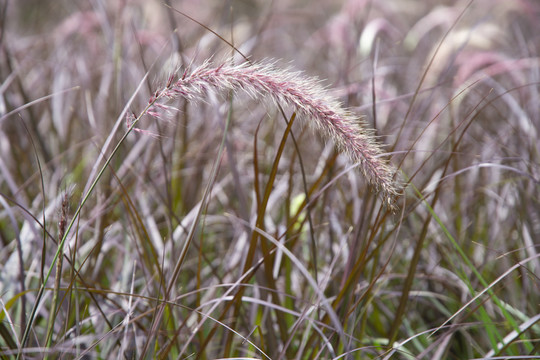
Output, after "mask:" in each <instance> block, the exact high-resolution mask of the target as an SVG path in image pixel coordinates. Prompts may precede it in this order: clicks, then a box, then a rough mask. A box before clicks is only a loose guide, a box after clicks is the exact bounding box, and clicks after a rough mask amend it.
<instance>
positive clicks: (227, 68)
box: [147, 61, 400, 209]
mask: <svg viewBox="0 0 540 360" xmlns="http://www.w3.org/2000/svg"><path fill="white" fill-rule="evenodd" d="M231 90H232V91H240V90H241V91H244V92H246V93H247V94H249V95H250V96H251V97H253V98H255V99H259V98H270V99H271V100H272V101H274V102H275V103H277V104H281V105H287V106H290V107H292V108H294V109H295V110H296V112H297V113H298V117H299V118H300V119H303V121H304V122H305V123H307V124H308V125H309V126H310V127H311V128H313V129H314V130H315V131H316V132H317V133H320V134H321V135H322V137H323V138H324V139H325V140H326V139H330V140H332V141H333V142H334V143H335V144H336V146H337V147H338V149H339V150H340V151H341V152H344V153H346V154H347V155H348V156H349V158H350V160H351V161H352V162H353V163H355V164H356V163H358V164H359V167H360V169H361V171H362V173H363V174H364V176H365V177H366V178H367V180H368V182H369V183H370V184H371V185H372V186H374V187H375V189H376V190H377V191H380V193H381V196H382V199H383V201H384V203H385V204H386V205H387V206H388V207H390V208H391V209H395V200H396V198H397V196H398V195H399V193H400V187H399V186H398V184H397V182H396V181H395V179H394V175H395V168H394V167H393V166H392V165H390V164H389V163H388V161H386V160H385V159H383V157H382V156H383V151H382V148H381V146H380V144H379V143H378V141H377V139H376V137H375V135H374V131H373V130H371V129H369V128H368V127H367V126H366V123H365V122H364V121H363V120H362V119H361V118H359V117H358V116H356V115H355V114H353V113H352V112H351V111H349V110H347V109H346V108H344V107H343V106H342V104H341V103H340V102H339V101H338V100H336V99H335V98H333V97H331V96H329V95H328V92H327V91H326V90H325V88H324V87H322V86H321V85H320V81H319V80H318V79H315V78H309V77H306V76H303V75H302V74H301V73H299V72H293V71H288V70H283V69H280V68H278V67H276V66H275V64H273V63H269V62H266V63H263V62H261V63H243V64H240V65H233V64H231V63H229V62H224V63H222V64H220V65H215V64H214V63H212V62H211V61H206V62H204V63H203V64H202V65H200V66H199V67H197V68H194V69H193V70H190V69H189V68H188V69H186V70H185V71H184V72H183V73H182V76H181V77H180V78H176V74H173V75H171V76H170V77H169V79H168V81H167V84H166V85H165V86H164V87H163V88H161V89H158V90H157V91H156V92H155V93H154V95H153V96H152V97H151V98H150V100H149V106H148V107H147V113H148V114H150V115H153V116H159V113H160V111H159V109H161V110H163V109H170V107H169V106H167V105H166V104H165V103H166V101H167V100H170V99H176V98H179V97H181V98H184V99H186V100H187V101H199V100H201V99H204V98H205V97H206V96H207V94H208V93H209V92H212V91H213V92H221V91H231Z"/></svg>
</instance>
